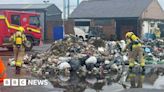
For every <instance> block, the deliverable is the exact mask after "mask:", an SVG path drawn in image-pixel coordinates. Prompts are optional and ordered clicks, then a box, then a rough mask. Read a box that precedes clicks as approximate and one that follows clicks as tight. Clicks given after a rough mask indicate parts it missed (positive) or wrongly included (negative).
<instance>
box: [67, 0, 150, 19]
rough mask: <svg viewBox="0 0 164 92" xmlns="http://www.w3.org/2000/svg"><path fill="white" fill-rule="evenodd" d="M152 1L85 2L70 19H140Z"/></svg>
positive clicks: (114, 0) (111, 0)
mask: <svg viewBox="0 0 164 92" xmlns="http://www.w3.org/2000/svg"><path fill="white" fill-rule="evenodd" d="M151 2H152V0H89V1H83V2H82V3H81V4H80V5H79V6H78V7H77V8H76V9H75V10H74V11H73V12H72V14H71V16H70V18H120V17H121V18H122V17H140V15H141V14H142V13H143V11H144V10H145V9H146V8H147V7H148V6H149V4H150V3H151Z"/></svg>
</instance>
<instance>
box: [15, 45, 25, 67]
mask: <svg viewBox="0 0 164 92" xmlns="http://www.w3.org/2000/svg"><path fill="white" fill-rule="evenodd" d="M13 51H14V59H15V65H16V66H19V67H21V66H22V64H23V57H24V55H25V47H24V46H20V47H19V48H18V47H17V46H16V45H14V46H13Z"/></svg>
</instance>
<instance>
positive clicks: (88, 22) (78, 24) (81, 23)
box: [75, 21, 90, 26]
mask: <svg viewBox="0 0 164 92" xmlns="http://www.w3.org/2000/svg"><path fill="white" fill-rule="evenodd" d="M75 26H90V21H76V22H75Z"/></svg>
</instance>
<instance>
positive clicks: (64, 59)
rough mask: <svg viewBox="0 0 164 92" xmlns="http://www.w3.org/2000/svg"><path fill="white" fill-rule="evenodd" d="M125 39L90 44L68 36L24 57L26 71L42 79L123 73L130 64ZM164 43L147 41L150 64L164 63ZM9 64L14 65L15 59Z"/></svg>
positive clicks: (146, 47)
mask: <svg viewBox="0 0 164 92" xmlns="http://www.w3.org/2000/svg"><path fill="white" fill-rule="evenodd" d="M125 47H126V43H125V41H124V40H121V41H105V40H102V39H98V38H96V39H90V40H89V41H87V42H84V41H81V40H79V39H77V38H76V37H75V36H72V35H69V36H66V37H65V38H64V39H63V40H59V41H55V42H54V43H52V45H51V47H50V48H48V49H47V50H46V51H44V52H35V53H32V55H26V56H25V57H24V65H23V67H25V68H26V69H28V70H29V71H31V72H32V73H33V74H34V75H36V76H40V77H47V76H53V75H58V74H70V73H71V72H76V73H77V74H86V73H89V74H101V73H109V72H116V73H122V72H123V71H124V69H125V64H128V55H127V52H122V51H123V50H124V48H125ZM163 48H164V41H163V40H151V41H145V42H144V46H143V50H144V55H145V61H146V64H164V50H163ZM9 64H10V65H11V66H14V60H13V59H10V60H9Z"/></svg>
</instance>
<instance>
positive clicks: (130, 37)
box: [125, 32, 145, 71]
mask: <svg viewBox="0 0 164 92" xmlns="http://www.w3.org/2000/svg"><path fill="white" fill-rule="evenodd" d="M125 37H126V39H127V45H126V48H125V49H128V55H129V69H130V70H132V68H133V67H134V66H135V60H139V62H140V66H141V67H142V70H143V71H145V61H144V57H143V51H142V43H141V40H140V39H139V38H138V37H137V36H136V35H135V34H134V33H133V32H127V33H126V36H125Z"/></svg>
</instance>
